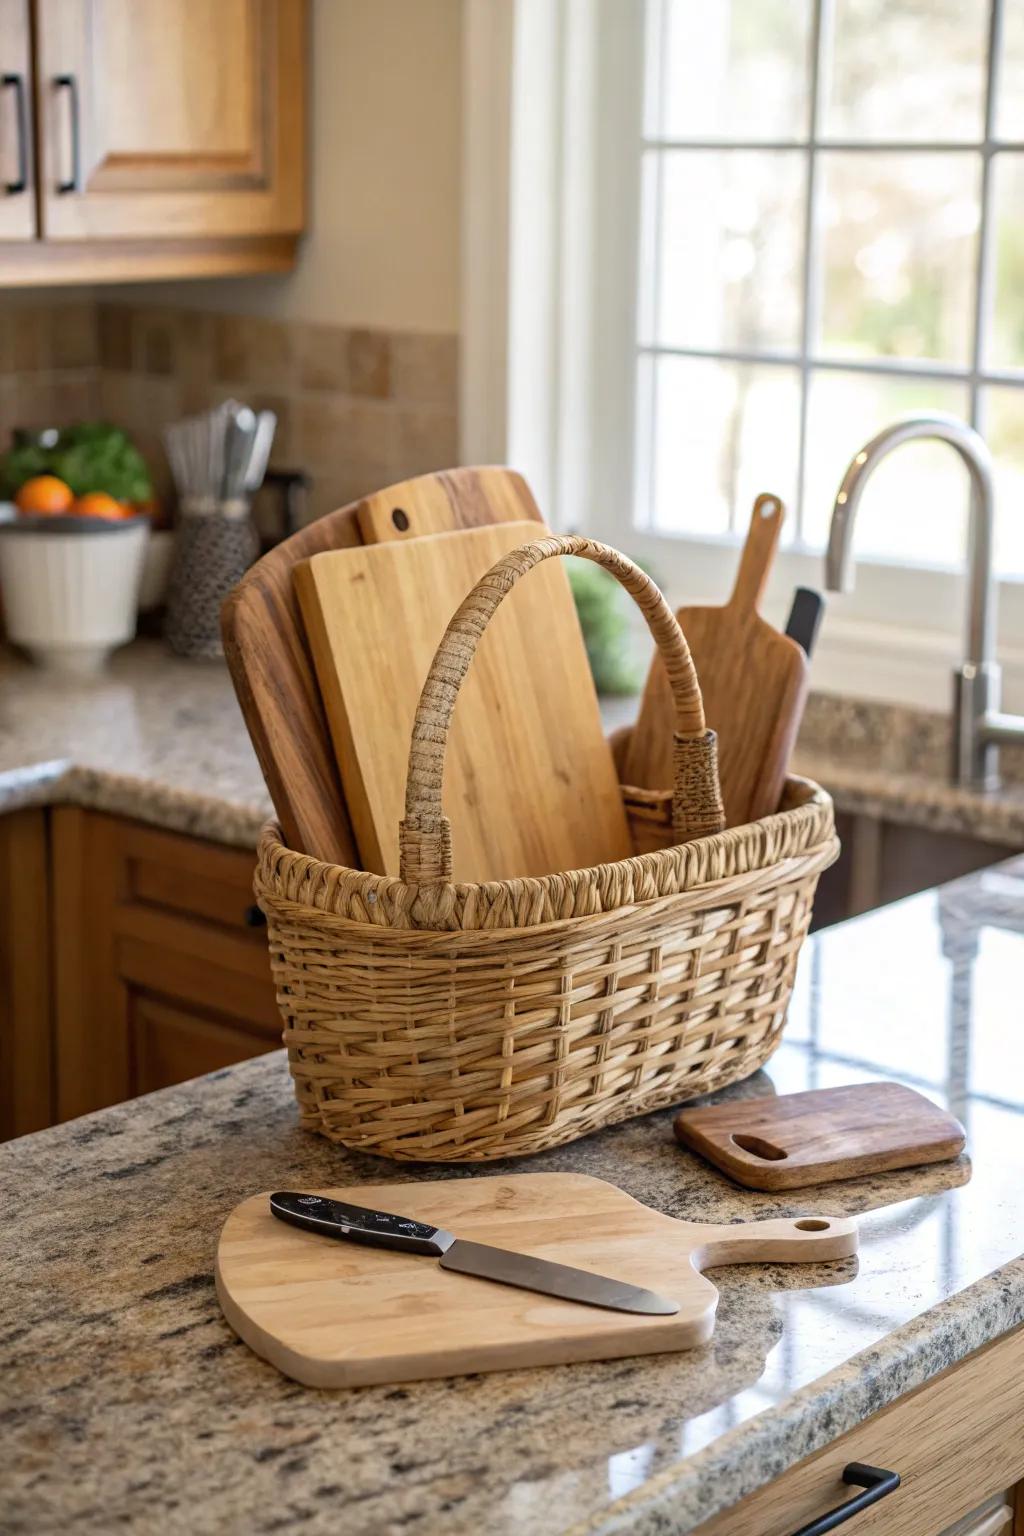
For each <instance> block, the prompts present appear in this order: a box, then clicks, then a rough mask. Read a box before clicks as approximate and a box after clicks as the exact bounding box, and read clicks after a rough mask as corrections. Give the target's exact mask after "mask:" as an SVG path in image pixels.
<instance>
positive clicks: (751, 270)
mask: <svg viewBox="0 0 1024 1536" xmlns="http://www.w3.org/2000/svg"><path fill="white" fill-rule="evenodd" d="M660 153H661V154H662V158H663V162H664V164H663V171H662V217H661V245H660V258H659V259H660V286H661V299H660V304H659V319H658V341H659V343H660V344H661V345H662V346H677V347H684V346H687V347H727V348H737V347H739V348H744V349H749V348H753V347H768V348H770V349H771V348H781V349H786V348H795V347H797V346H798V344H799V340H800V320H801V297H800V284H801V273H802V266H803V261H802V241H801V233H802V220H803V203H804V187H805V183H806V175H807V171H806V162H805V159H804V156H803V155H802V154H800V153H788V152H782V153H773V152H771V151H761V150H758V151H754V152H748V151H745V150H728V151H726V152H724V153H718V152H716V151H714V150H667V151H662V152H660Z"/></svg>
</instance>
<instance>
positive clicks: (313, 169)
mask: <svg viewBox="0 0 1024 1536" xmlns="http://www.w3.org/2000/svg"><path fill="white" fill-rule="evenodd" d="M309 3H310V12H311V21H312V28H311V30H312V47H311V59H310V78H311V81H312V95H313V99H312V103H311V111H310V186H309V210H308V225H309V233H308V234H307V236H306V238H305V241H304V243H303V248H302V253H301V256H300V259H299V265H298V268H297V269H296V271H295V272H294V273H292V274H290V275H288V276H286V277H274V278H247V279H241V278H234V279H232V278H226V279H224V280H222V281H218V282H196V283H168V284H147V285H145V287H143V288H139V287H131V288H127V287H126V288H122V289H119V290H116V296H119V297H124V298H126V299H140V300H141V299H144V298H146V299H149V300H151V301H152V302H155V303H161V304H162V303H173V304H187V305H189V306H195V307H202V308H204V309H222V310H230V311H233V312H235V313H238V314H246V313H248V314H262V315H275V316H280V317H284V318H289V319H297V320H318V321H322V322H328V323H332V324H337V325H354V326H367V327H371V328H374V329H380V330H389V331H433V332H452V331H455V330H457V329H458V324H459V306H458V291H459V161H460V51H461V36H462V26H461V12H462V5H461V0H309Z"/></svg>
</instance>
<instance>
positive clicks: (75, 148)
mask: <svg viewBox="0 0 1024 1536" xmlns="http://www.w3.org/2000/svg"><path fill="white" fill-rule="evenodd" d="M53 86H54V90H57V91H67V93H68V111H69V112H70V114H71V177H70V180H68V181H58V183H57V191H58V192H59V193H61V194H64V193H66V192H80V191H81V190H82V136H81V135H82V125H81V120H80V119H81V113H80V110H79V104H78V81H77V79H76V78H75V76H74V75H55V76H54V79H53Z"/></svg>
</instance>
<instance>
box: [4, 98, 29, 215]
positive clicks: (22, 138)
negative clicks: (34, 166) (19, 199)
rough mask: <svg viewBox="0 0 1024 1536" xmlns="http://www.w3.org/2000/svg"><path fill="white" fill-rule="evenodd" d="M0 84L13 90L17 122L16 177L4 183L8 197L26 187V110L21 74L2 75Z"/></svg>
mask: <svg viewBox="0 0 1024 1536" xmlns="http://www.w3.org/2000/svg"><path fill="white" fill-rule="evenodd" d="M0 85H2V86H3V87H4V89H5V90H9V91H13V92H14V113H15V117H16V119H17V124H18V179H17V180H16V181H8V182H5V183H4V191H5V192H6V194H7V196H8V197H15V196H16V195H17V194H18V193H19V192H24V191H25V190H26V188H27V187H28V110H27V107H26V104H25V78H24V76H23V75H2V76H0Z"/></svg>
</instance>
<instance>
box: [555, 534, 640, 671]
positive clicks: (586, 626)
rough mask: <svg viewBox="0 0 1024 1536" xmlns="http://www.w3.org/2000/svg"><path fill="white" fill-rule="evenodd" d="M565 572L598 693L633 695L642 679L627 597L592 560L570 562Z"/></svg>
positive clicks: (613, 580) (616, 583)
mask: <svg viewBox="0 0 1024 1536" xmlns="http://www.w3.org/2000/svg"><path fill="white" fill-rule="evenodd" d="M566 569H567V571H568V574H569V586H570V587H571V589H572V595H573V599H574V601H575V603H576V612H577V614H578V615H579V621H580V628H581V629H582V631H583V643H584V645H585V646H586V649H587V660H588V661H589V662H590V670H591V672H592V673H593V675H594V683H595V685H596V687H597V691H598V693H636V692H637V691H638V690H639V688H640V684H641V681H642V679H641V675H640V668H639V666H638V665H637V658H636V655H635V653H634V645H633V635H632V630H631V624H630V598H629V595H628V593H626V592H625V591H624V590H623V589H622V587H620V585H619V583H618V582H617V581H616V580H615V577H614V576H612V575H610V574H609V572H608V571H606V570H603V569H602V568H601V566H599V565H595V564H594V563H593V561H591V560H577V559H569V560H567V561H566Z"/></svg>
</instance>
